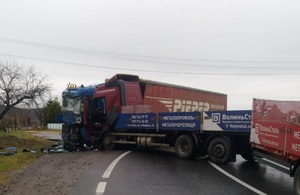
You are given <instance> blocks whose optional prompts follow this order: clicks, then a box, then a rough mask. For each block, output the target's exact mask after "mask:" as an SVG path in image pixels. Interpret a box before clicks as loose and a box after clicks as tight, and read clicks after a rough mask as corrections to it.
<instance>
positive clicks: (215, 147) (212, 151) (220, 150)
mask: <svg viewBox="0 0 300 195" xmlns="http://www.w3.org/2000/svg"><path fill="white" fill-rule="evenodd" d="M230 152H231V145H230V142H229V140H228V139H226V138H224V137H216V138H214V139H213V140H211V141H210V143H209V145H208V156H209V158H210V159H211V161H212V162H214V163H217V164H226V163H228V162H229V160H230Z"/></svg>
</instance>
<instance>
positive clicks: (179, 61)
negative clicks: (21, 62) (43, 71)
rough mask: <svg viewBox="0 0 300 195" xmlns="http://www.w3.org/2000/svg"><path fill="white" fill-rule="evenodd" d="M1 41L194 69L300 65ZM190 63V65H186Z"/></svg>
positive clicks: (8, 40)
mask: <svg viewBox="0 0 300 195" xmlns="http://www.w3.org/2000/svg"><path fill="white" fill-rule="evenodd" d="M0 41H5V42H11V43H15V44H24V45H29V46H35V47H42V48H46V49H52V50H59V51H64V52H72V53H79V54H82V55H90V56H98V57H99V56H101V57H105V58H114V59H122V60H129V61H139V62H146V63H159V64H170V65H184V66H194V67H212V68H236V69H249V68H256V69H274V70H280V69H285V68H286V67H281V68H279V67H260V66H256V67H254V66H251V67H249V66H246V67H245V66H232V65H227V66H224V65H207V64H206V65H203V64H191V62H193V63H195V62H206V63H248V64H300V61H256V60H213V59H192V58H168V57H159V56H147V55H135V54H128V53H117V52H106V51H98V50H90V49H82V48H72V47H65V46H58V45H50V44H42V43H34V42H27V41H20V40H14V39H7V38H1V37H0ZM186 62H189V63H186ZM289 69H294V70H295V69H296V70H298V69H299V67H290V68H289Z"/></svg>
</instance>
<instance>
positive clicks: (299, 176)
mask: <svg viewBox="0 0 300 195" xmlns="http://www.w3.org/2000/svg"><path fill="white" fill-rule="evenodd" d="M294 193H295V194H297V195H300V167H298V168H297V170H296V172H295V175H294Z"/></svg>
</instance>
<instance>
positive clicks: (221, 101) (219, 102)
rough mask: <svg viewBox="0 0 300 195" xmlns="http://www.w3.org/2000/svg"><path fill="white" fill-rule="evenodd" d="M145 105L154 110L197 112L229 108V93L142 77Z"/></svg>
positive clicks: (141, 83)
mask: <svg viewBox="0 0 300 195" xmlns="http://www.w3.org/2000/svg"><path fill="white" fill-rule="evenodd" d="M140 85H141V89H142V95H143V100H144V105H150V106H151V107H152V112H156V113H157V112H195V111H200V112H201V111H219V110H226V109H227V95H226V94H223V93H217V92H212V91H206V90H200V89H195V88H189V87H183V86H178V85H172V84H166V83H161V82H155V81H149V80H143V79H140Z"/></svg>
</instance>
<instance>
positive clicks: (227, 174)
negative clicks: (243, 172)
mask: <svg viewBox="0 0 300 195" xmlns="http://www.w3.org/2000/svg"><path fill="white" fill-rule="evenodd" d="M208 163H209V164H210V165H211V166H213V167H214V168H215V169H217V170H218V171H220V172H221V173H223V174H224V175H226V176H227V177H229V178H231V179H232V180H234V181H235V182H237V183H239V184H241V185H243V186H244V187H246V188H248V189H249V190H251V191H253V192H255V193H257V194H260V195H267V194H266V193H264V192H262V191H260V190H258V189H256V188H254V187H253V186H251V185H249V184H247V183H245V182H243V181H242V180H240V179H238V178H237V177H235V176H233V175H231V174H229V173H228V172H226V171H224V170H223V169H221V168H220V167H219V166H217V165H216V164H215V163H213V162H211V161H210V160H208Z"/></svg>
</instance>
